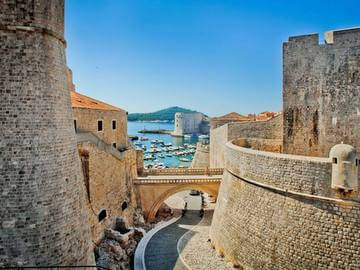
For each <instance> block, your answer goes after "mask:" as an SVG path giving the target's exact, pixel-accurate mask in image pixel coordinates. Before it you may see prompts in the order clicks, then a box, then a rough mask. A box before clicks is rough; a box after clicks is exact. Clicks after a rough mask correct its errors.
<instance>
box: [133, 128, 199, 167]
mask: <svg viewBox="0 0 360 270" xmlns="http://www.w3.org/2000/svg"><path fill="white" fill-rule="evenodd" d="M144 128H146V129H167V130H174V124H173V123H152V122H130V121H129V122H128V134H129V135H131V136H139V137H140V136H143V137H147V138H149V140H148V141H142V142H141V143H142V144H144V145H145V146H146V147H147V149H150V144H151V142H150V141H151V140H156V139H158V140H162V141H164V142H165V143H172V144H173V146H183V145H184V143H188V144H196V143H197V141H198V139H197V137H192V138H191V139H184V138H178V137H172V136H170V135H165V134H149V133H146V134H141V133H138V131H139V130H142V129H144ZM162 154H164V155H165V154H166V152H163V153H162ZM179 158H187V159H192V156H191V155H185V156H181V157H178V156H172V157H167V156H166V155H165V158H157V159H156V160H157V161H145V165H146V164H148V163H158V162H161V163H164V164H165V166H168V167H170V168H173V167H178V166H180V165H181V166H187V167H189V166H190V165H191V162H183V161H180V160H179Z"/></svg>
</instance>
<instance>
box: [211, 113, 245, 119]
mask: <svg viewBox="0 0 360 270" xmlns="http://www.w3.org/2000/svg"><path fill="white" fill-rule="evenodd" d="M212 119H213V120H233V121H248V120H250V119H249V117H247V116H244V115H241V114H239V113H236V112H231V113H228V114H225V115H223V116H219V117H213V118H212Z"/></svg>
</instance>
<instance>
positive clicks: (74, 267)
mask: <svg viewBox="0 0 360 270" xmlns="http://www.w3.org/2000/svg"><path fill="white" fill-rule="evenodd" d="M0 269H16V270H17V269H19V270H20V269H101V270H111V269H109V268H105V267H102V266H97V265H81V266H58V265H55V266H23V267H2V266H0Z"/></svg>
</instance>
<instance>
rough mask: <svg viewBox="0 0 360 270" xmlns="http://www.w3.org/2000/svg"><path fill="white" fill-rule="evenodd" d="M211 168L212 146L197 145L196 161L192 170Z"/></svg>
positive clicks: (192, 165) (194, 160)
mask: <svg viewBox="0 0 360 270" xmlns="http://www.w3.org/2000/svg"><path fill="white" fill-rule="evenodd" d="M209 167H210V145H209V144H202V143H200V142H199V143H197V145H196V152H195V155H194V159H193V161H192V163H191V168H209Z"/></svg>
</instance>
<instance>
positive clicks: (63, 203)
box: [0, 0, 94, 266]
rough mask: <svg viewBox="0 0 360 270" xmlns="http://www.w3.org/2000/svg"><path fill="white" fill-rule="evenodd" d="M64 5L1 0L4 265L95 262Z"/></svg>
mask: <svg viewBox="0 0 360 270" xmlns="http://www.w3.org/2000/svg"><path fill="white" fill-rule="evenodd" d="M63 35H64V0H6V1H5V0H0V123H1V128H0V205H1V207H0V266H21V265H24V266H34V265H36V266H42V265H44V266H47V265H79V264H82V265H89V264H94V258H93V252H92V250H91V244H90V243H91V237H90V228H89V225H88V222H87V219H88V215H87V206H86V200H85V192H86V191H85V188H84V183H83V176H82V173H81V170H80V161H79V157H78V153H77V148H76V141H75V131H74V127H73V121H72V111H71V106H70V92H69V91H68V90H67V85H66V84H67V79H66V72H67V71H66V59H65V47H66V43H65V40H64V37H63Z"/></svg>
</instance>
